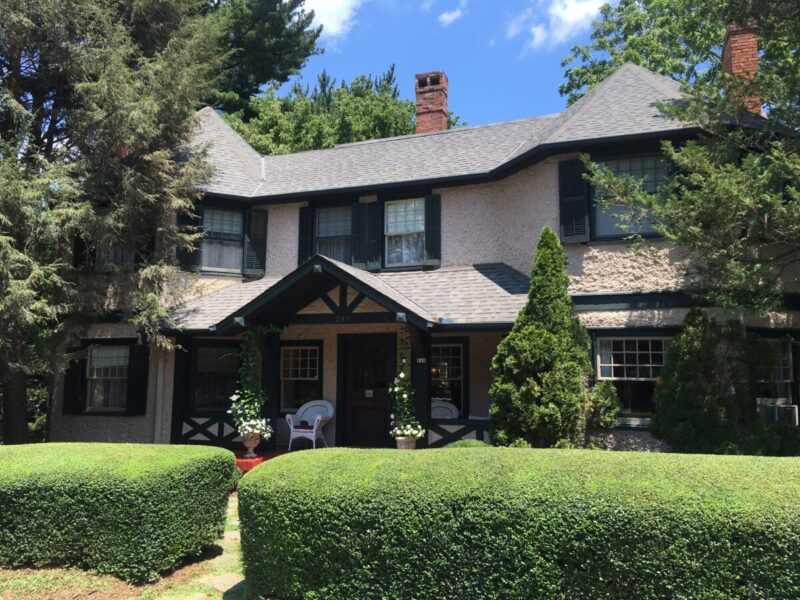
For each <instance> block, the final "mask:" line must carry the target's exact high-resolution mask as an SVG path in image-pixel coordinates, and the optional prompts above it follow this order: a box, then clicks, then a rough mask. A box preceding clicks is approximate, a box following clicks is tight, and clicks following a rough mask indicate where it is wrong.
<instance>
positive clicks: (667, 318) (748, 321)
mask: <svg viewBox="0 0 800 600" xmlns="http://www.w3.org/2000/svg"><path fill="white" fill-rule="evenodd" d="M705 310H706V312H707V313H708V314H709V315H710V316H711V317H713V318H715V319H717V320H718V321H720V322H722V321H730V320H735V321H741V322H742V323H744V324H745V325H746V326H747V327H752V328H765V329H797V328H800V312H799V311H787V312H785V313H771V314H769V315H766V316H763V317H760V316H753V315H743V314H741V313H736V312H732V311H726V310H722V309H715V308H712V309H705ZM688 312H689V309H688V308H666V309H647V310H598V311H587V312H580V313H578V318H579V319H580V320H581V322H582V323H583V324H584V325H585V326H586V327H588V328H590V329H603V328H620V329H624V328H629V327H680V326H681V325H682V324H683V320H684V319H685V318H686V314H687V313H688Z"/></svg>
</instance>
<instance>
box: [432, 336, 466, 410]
mask: <svg viewBox="0 0 800 600" xmlns="http://www.w3.org/2000/svg"><path fill="white" fill-rule="evenodd" d="M449 405H452V407H450V406H449ZM465 409H466V406H465V398H464V346H463V345H462V344H433V345H431V414H432V416H433V417H434V418H459V417H463V416H464V415H465V414H466V410H465ZM448 410H449V411H452V413H454V414H450V415H447V414H446V413H447V411H448ZM437 412H439V413H441V414H442V416H438V415H436V414H435V413H437Z"/></svg>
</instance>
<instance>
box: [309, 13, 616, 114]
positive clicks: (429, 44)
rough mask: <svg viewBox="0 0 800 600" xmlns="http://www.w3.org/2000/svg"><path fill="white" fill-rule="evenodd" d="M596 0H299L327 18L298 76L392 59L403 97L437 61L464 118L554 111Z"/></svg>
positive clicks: (381, 66)
mask: <svg viewBox="0 0 800 600" xmlns="http://www.w3.org/2000/svg"><path fill="white" fill-rule="evenodd" d="M602 4H603V1H602V0H405V1H403V0H306V7H307V8H311V9H314V11H315V14H316V21H317V22H318V23H321V24H322V25H323V26H324V30H323V37H322V39H321V42H320V45H321V46H323V47H324V48H325V52H324V54H322V55H321V56H314V57H312V58H311V59H309V61H308V64H307V66H306V67H305V68H304V69H303V71H302V77H303V80H304V81H305V82H307V83H310V84H313V82H314V81H315V80H316V75H317V73H319V72H320V71H322V69H327V70H328V72H329V73H330V74H331V75H332V76H334V77H336V78H337V80H341V79H343V78H344V79H346V80H348V81H349V80H350V79H352V78H353V76H355V75H358V74H360V73H371V74H378V73H381V72H383V71H384V70H386V68H387V67H388V66H389V65H390V64H392V63H395V64H396V65H397V76H398V80H399V83H400V91H401V94H402V96H403V97H405V98H413V96H414V79H413V77H414V74H415V73H418V72H423V71H431V70H436V69H442V70H444V71H445V72H446V73H447V76H448V79H449V81H450V109H451V110H453V111H455V112H456V113H457V114H458V115H460V116H461V117H462V119H465V120H466V121H467V122H468V123H469V124H470V125H479V124H482V123H491V122H495V121H505V120H508V119H518V118H522V117H528V116H533V115H541V114H547V113H552V112H558V111H560V110H562V109H563V108H564V105H565V101H564V99H563V98H562V97H561V96H560V95H559V94H558V86H559V84H560V83H561V82H562V81H563V68H562V67H560V65H559V63H560V61H561V59H562V58H563V57H564V56H565V55H566V54H567V53H568V52H569V49H570V48H571V46H572V45H573V44H575V43H578V42H584V41H586V40H588V36H589V28H590V24H591V21H592V19H593V18H595V17H596V16H597V14H598V11H599V7H600V6H601V5H602Z"/></svg>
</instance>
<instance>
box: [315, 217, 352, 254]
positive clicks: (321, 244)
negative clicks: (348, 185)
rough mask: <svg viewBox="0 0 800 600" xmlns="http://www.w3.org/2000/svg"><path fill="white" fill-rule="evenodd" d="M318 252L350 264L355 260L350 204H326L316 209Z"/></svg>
mask: <svg viewBox="0 0 800 600" xmlns="http://www.w3.org/2000/svg"><path fill="white" fill-rule="evenodd" d="M315 227H316V236H315V237H316V252H317V254H322V255H324V256H327V257H329V258H332V259H334V260H338V261H340V262H343V263H347V264H348V265H349V264H350V263H352V262H353V250H352V237H351V234H352V227H353V217H352V208H351V207H350V206H326V207H324V208H318V209H317V210H316V224H315Z"/></svg>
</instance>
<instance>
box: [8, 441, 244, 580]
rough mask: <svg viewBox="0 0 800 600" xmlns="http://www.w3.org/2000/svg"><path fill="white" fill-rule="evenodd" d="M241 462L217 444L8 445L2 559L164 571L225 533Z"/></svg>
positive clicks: (144, 573) (138, 572)
mask: <svg viewBox="0 0 800 600" xmlns="http://www.w3.org/2000/svg"><path fill="white" fill-rule="evenodd" d="M234 468H235V466H234V456H233V453H231V452H229V451H227V450H222V449H219V448H208V447H196V446H195V447H188V446H155V445H139V444H34V445H27V446H6V447H0V565H4V566H9V567H22V566H33V567H43V566H48V565H75V566H81V567H88V568H91V569H94V570H96V571H98V572H101V573H112V574H115V575H118V576H120V577H122V578H123V579H126V580H128V581H131V582H145V581H151V580H154V579H157V578H158V575H159V573H161V572H162V571H165V570H167V569H170V568H172V567H175V566H176V565H177V564H178V563H179V562H180V561H181V560H182V559H183V558H185V557H187V556H193V555H197V554H199V553H200V552H201V550H202V549H203V548H204V547H206V546H208V545H210V544H212V543H214V541H215V540H217V539H218V538H219V537H220V536H221V535H222V533H223V530H224V525H225V510H226V506H227V501H228V494H229V493H230V491H231V489H232V485H233V472H234Z"/></svg>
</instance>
